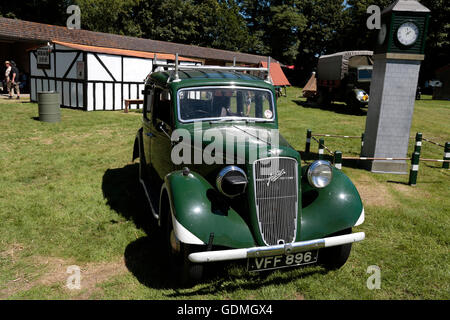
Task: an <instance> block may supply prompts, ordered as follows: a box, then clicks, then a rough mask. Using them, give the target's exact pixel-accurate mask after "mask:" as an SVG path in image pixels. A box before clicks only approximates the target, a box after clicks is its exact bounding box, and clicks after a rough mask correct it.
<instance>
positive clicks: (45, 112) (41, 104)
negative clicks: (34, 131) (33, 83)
mask: <svg viewBox="0 0 450 320" xmlns="http://www.w3.org/2000/svg"><path fill="white" fill-rule="evenodd" d="M38 108H39V120H40V121H44V122H60V121H61V111H60V109H59V93H58V92H55V91H47V92H38Z"/></svg>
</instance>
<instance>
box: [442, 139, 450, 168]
mask: <svg viewBox="0 0 450 320" xmlns="http://www.w3.org/2000/svg"><path fill="white" fill-rule="evenodd" d="M444 160H447V161H448V160H450V142H446V143H445V148H444ZM449 167H450V163H449V162H444V163H443V164H442V168H444V169H448V168H449Z"/></svg>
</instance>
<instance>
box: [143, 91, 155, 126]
mask: <svg viewBox="0 0 450 320" xmlns="http://www.w3.org/2000/svg"><path fill="white" fill-rule="evenodd" d="M153 98H154V95H153V89H151V88H146V89H145V90H144V118H145V119H147V120H150V119H151V118H152V108H153Z"/></svg>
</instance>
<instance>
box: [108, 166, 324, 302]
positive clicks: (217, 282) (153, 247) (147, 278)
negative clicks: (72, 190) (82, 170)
mask: <svg viewBox="0 0 450 320" xmlns="http://www.w3.org/2000/svg"><path fill="white" fill-rule="evenodd" d="M138 174H139V165H138V164H137V163H136V164H129V165H126V166H125V167H123V168H117V169H108V170H106V171H105V173H104V175H103V180H102V190H103V195H104V197H105V198H106V199H107V204H108V205H109V206H110V207H111V209H113V210H114V211H116V212H117V213H118V214H120V215H121V216H123V217H124V218H126V219H127V220H130V221H133V223H134V224H135V225H136V227H137V228H139V229H142V230H143V231H144V232H145V233H146V234H147V235H146V236H144V237H141V238H138V239H136V240H134V241H132V242H131V243H129V244H128V245H127V246H126V248H125V251H124V260H125V265H126V267H127V268H128V270H129V271H130V272H131V273H132V274H133V275H134V276H135V277H136V279H137V280H138V281H139V282H140V283H141V284H143V285H145V286H147V287H149V288H153V289H173V290H174V291H175V292H174V293H171V294H170V295H168V297H189V296H194V295H205V294H214V293H217V292H220V291H223V290H224V287H225V288H226V290H227V291H228V292H231V291H234V290H239V289H242V288H247V289H255V290H256V289H258V288H261V287H264V286H267V285H271V284H280V283H283V282H286V283H288V282H290V281H292V280H293V279H292V278H291V277H284V276H283V275H282V273H283V272H284V271H281V273H280V276H274V277H270V275H271V274H273V272H264V273H260V274H248V273H247V272H246V271H245V269H246V261H242V262H233V263H213V264H208V265H207V267H206V268H205V274H204V277H203V280H202V281H201V282H200V283H199V285H198V286H195V287H194V288H193V290H190V289H189V286H188V287H186V286H183V285H181V284H180V283H179V282H178V279H177V277H176V275H174V274H172V273H171V270H172V268H171V266H170V264H169V261H168V258H167V253H166V246H165V244H164V241H163V236H162V234H161V232H160V230H159V228H158V226H157V225H156V223H155V222H154V220H153V218H152V216H151V213H150V208H149V206H148V204H147V202H146V200H145V195H144V192H143V190H142V187H141V186H140V184H139V182H138V181H139V180H138ZM230 270H232V271H230ZM236 270H237V274H234V273H236V272H234V271H236ZM317 272H321V271H320V270H319V271H317V270H314V271H312V272H307V273H302V274H301V275H300V276H299V277H306V276H308V275H309V274H316V273H317ZM239 279H248V280H249V281H246V282H245V283H242V281H238V282H239V283H240V284H239V285H234V283H235V282H236V280H239ZM227 280H231V281H227ZM186 289H187V290H186Z"/></svg>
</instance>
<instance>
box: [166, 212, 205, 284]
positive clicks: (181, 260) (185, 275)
mask: <svg viewBox="0 0 450 320" xmlns="http://www.w3.org/2000/svg"><path fill="white" fill-rule="evenodd" d="M166 217H167V223H166V243H167V249H168V256H169V264H170V268H171V269H172V273H173V274H174V276H175V277H176V278H177V280H178V281H179V282H180V283H181V284H182V285H191V284H194V283H196V282H199V281H200V280H201V279H202V277H203V269H204V267H203V264H199V263H193V262H191V261H190V260H189V258H188V257H189V255H190V254H191V253H194V252H196V251H199V250H200V249H202V248H199V246H196V245H190V244H186V243H183V242H179V241H178V240H177V239H176V237H175V232H174V230H173V223H172V215H171V213H170V212H168V214H166Z"/></svg>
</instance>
